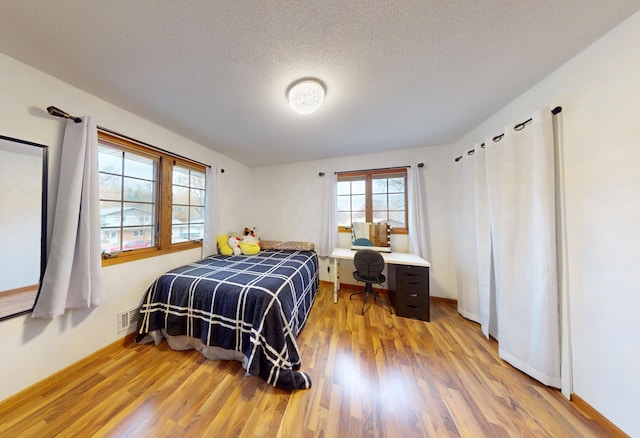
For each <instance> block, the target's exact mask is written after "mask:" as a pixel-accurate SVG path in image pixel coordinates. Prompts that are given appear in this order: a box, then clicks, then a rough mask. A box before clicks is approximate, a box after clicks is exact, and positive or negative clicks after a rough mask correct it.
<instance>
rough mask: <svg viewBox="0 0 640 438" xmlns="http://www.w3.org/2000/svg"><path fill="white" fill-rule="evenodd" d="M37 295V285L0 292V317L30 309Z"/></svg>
mask: <svg viewBox="0 0 640 438" xmlns="http://www.w3.org/2000/svg"><path fill="white" fill-rule="evenodd" d="M37 295H38V285H35V286H28V287H24V288H20V289H14V290H11V291H2V292H0V318H4V317H5V316H10V315H16V314H18V313H22V312H25V311H27V310H31V309H32V308H33V305H34V303H35V301H36V296H37Z"/></svg>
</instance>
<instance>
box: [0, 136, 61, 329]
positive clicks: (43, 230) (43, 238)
mask: <svg viewBox="0 0 640 438" xmlns="http://www.w3.org/2000/svg"><path fill="white" fill-rule="evenodd" d="M0 140H5V141H12V142H15V143H20V144H23V145H26V146H33V147H37V148H40V150H41V151H42V199H41V205H40V210H41V213H40V278H38V292H37V293H36V297H35V299H34V300H33V305H32V306H31V308H29V309H26V310H22V311H20V312H16V313H12V314H10V315H5V316H2V317H0V321H4V320H6V319H9V318H14V317H16V316H20V315H25V314H27V313H31V312H33V309H34V307H35V305H36V302H37V301H38V298H39V297H40V289H41V288H42V278H43V277H44V270H45V268H46V266H47V208H48V207H47V205H48V204H47V193H48V185H49V174H48V171H49V146H47V145H44V144H40V143H34V142H31V141H27V140H22V139H19V138H13V137H7V136H5V135H0Z"/></svg>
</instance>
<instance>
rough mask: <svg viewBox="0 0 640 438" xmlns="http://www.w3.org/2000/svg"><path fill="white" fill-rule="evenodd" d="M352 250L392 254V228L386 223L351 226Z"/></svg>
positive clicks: (360, 223) (365, 223)
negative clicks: (370, 250)
mask: <svg viewBox="0 0 640 438" xmlns="http://www.w3.org/2000/svg"><path fill="white" fill-rule="evenodd" d="M351 249H355V250H357V249H373V250H374V251H381V252H391V226H390V225H389V224H388V223H386V222H381V223H371V222H355V223H353V224H351Z"/></svg>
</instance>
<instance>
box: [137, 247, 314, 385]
mask: <svg viewBox="0 0 640 438" xmlns="http://www.w3.org/2000/svg"><path fill="white" fill-rule="evenodd" d="M317 287H318V258H317V255H316V253H315V252H313V251H291V250H275V251H262V252H260V253H258V254H257V255H255V256H221V255H215V256H211V257H207V258H205V259H203V260H200V261H198V262H195V263H191V264H188V265H185V266H182V267H180V268H176V269H174V270H172V271H170V272H167V273H166V274H163V275H162V276H160V277H159V278H158V279H157V280H156V281H155V282H154V283H153V284H152V285H151V286H150V287H149V289H148V290H147V292H146V294H145V298H144V302H143V304H142V306H141V307H140V320H139V322H138V331H137V335H136V342H147V341H148V340H149V338H148V337H147V334H149V333H150V332H153V331H159V330H162V329H164V330H165V332H166V334H167V335H170V336H181V335H182V336H189V337H192V338H197V339H199V340H200V341H201V342H202V343H203V345H207V346H214V347H219V348H223V349H228V350H235V351H238V352H241V353H242V354H243V355H244V358H245V363H246V369H247V373H248V374H251V375H257V376H260V377H262V378H263V379H264V380H266V381H267V382H268V383H269V384H271V385H273V386H276V387H278V388H282V389H288V390H292V389H306V388H310V387H311V379H310V377H309V376H308V375H307V374H306V373H304V372H302V371H299V368H300V366H301V358H300V352H299V350H298V345H297V343H296V337H297V336H298V333H300V330H301V329H302V327H303V326H304V323H305V321H306V320H307V316H308V314H309V311H310V310H311V305H312V304H313V300H314V298H315V294H316V290H317Z"/></svg>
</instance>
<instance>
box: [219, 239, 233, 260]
mask: <svg viewBox="0 0 640 438" xmlns="http://www.w3.org/2000/svg"><path fill="white" fill-rule="evenodd" d="M216 242H217V243H218V251H219V252H220V254H222V255H226V256H230V255H233V248H231V247H230V246H229V236H227V235H226V234H219V235H218V236H217V237H216Z"/></svg>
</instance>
